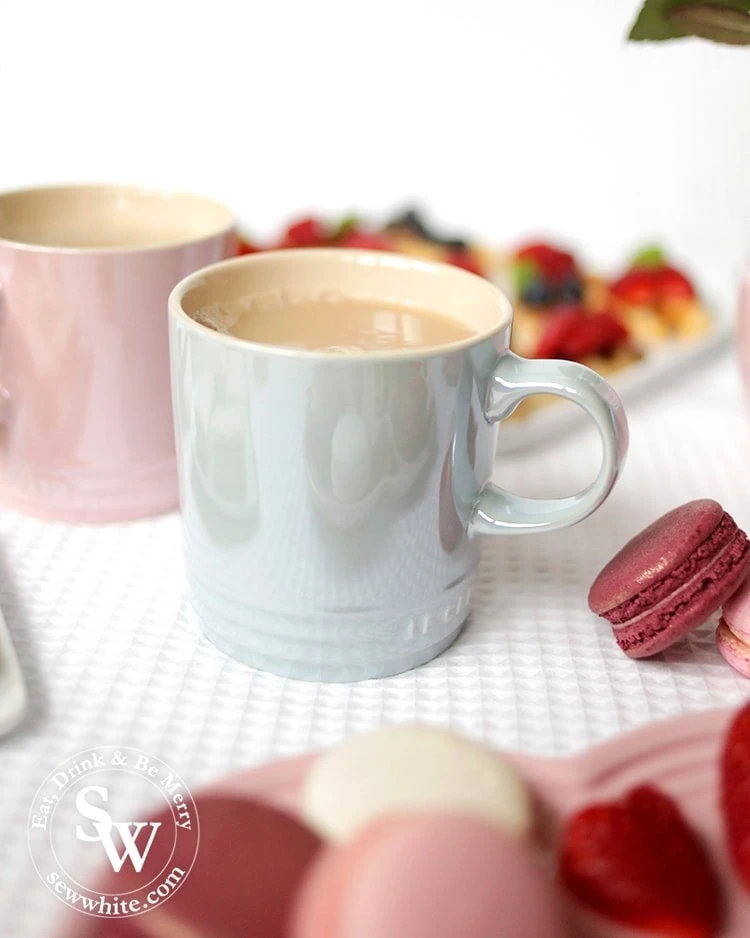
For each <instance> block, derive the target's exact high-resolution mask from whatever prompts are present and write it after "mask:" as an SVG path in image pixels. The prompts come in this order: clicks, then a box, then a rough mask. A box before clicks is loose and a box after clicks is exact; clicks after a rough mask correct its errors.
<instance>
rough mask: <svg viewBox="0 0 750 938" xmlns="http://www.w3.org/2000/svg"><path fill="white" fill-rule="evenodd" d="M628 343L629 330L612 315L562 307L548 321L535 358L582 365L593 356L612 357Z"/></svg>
mask: <svg viewBox="0 0 750 938" xmlns="http://www.w3.org/2000/svg"><path fill="white" fill-rule="evenodd" d="M627 341H628V330H627V329H626V328H625V326H623V325H622V323H621V322H620V321H619V320H618V319H616V318H615V317H614V316H612V315H611V314H610V313H607V312H600V313H587V312H585V311H584V310H582V309H580V308H579V307H575V306H574V307H572V308H571V307H560V308H559V310H558V311H557V312H555V313H553V314H552V315H551V316H550V318H549V319H548V321H547V325H546V327H545V330H544V333H543V334H542V338H541V340H540V342H539V346H538V348H537V351H536V357H537V358H567V359H568V360H569V361H575V362H580V361H583V360H584V359H585V358H588V356H590V355H609V354H611V353H612V352H614V351H615V350H616V349H617V348H619V347H621V346H622V345H624V344H625V343H626V342H627Z"/></svg>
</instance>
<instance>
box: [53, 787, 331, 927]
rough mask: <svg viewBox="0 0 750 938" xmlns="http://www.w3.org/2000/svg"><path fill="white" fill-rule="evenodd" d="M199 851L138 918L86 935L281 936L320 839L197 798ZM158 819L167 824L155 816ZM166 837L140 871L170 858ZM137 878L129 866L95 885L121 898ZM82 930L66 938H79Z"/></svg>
mask: <svg viewBox="0 0 750 938" xmlns="http://www.w3.org/2000/svg"><path fill="white" fill-rule="evenodd" d="M196 806H197V810H198V815H199V818H200V834H201V837H200V846H199V849H198V853H197V854H196V857H195V864H194V866H193V868H192V870H191V872H190V874H189V875H188V876H187V878H186V879H185V881H184V883H183V884H182V885H181V886H180V887H179V889H178V890H177V891H176V892H175V893H174V895H173V896H171V897H170V898H169V899H168V901H166V902H165V903H164V904H163V905H160V906H158V907H156V908H154V909H152V910H151V911H149V912H146V913H145V914H143V915H138V916H133V917H130V918H120V919H106V918H100V919H95V920H94V922H93V924H92V925H91V926H90V930H88V931H86V932H85V934H86V938H172V936H180V938H248V936H250V935H252V938H287V922H288V917H289V909H290V907H291V905H292V898H293V896H294V895H295V893H296V891H297V889H298V887H299V884H300V882H301V881H302V877H303V874H304V873H305V872H306V870H307V868H308V866H309V864H310V863H311V862H312V860H313V858H314V856H315V854H316V853H317V852H318V850H319V849H320V848H322V842H321V841H320V839H319V838H318V837H317V835H316V834H314V833H313V832H312V831H311V830H309V829H308V828H307V827H306V826H304V825H303V824H301V823H300V822H299V821H297V820H296V819H295V818H293V817H291V816H290V815H288V814H286V813H285V812H283V811H280V810H278V809H277V808H273V807H271V806H269V805H267V804H264V803H262V802H259V801H250V800H248V799H245V798H238V797H231V796H224V795H206V796H204V797H203V798H199V799H196ZM157 819H167V814H166V813H165V814H162V815H160V816H159V818H157ZM170 843H171V842H170V840H169V839H168V838H167V839H165V840H164V841H163V842H162V843H160V842H159V840H158V839H157V840H155V841H154V848H153V849H152V851H151V852H150V853H149V856H148V861H147V866H146V867H145V868H144V869H145V870H146V872H147V873H151V872H158V870H159V869H160V868H161V867H162V866H163V865H164V863H165V862H166V861H167V860H169V849H170ZM143 881H144V877H143V876H141V875H140V874H137V873H136V872H135V871H134V870H133V869H132V868H131V867H129V866H125V867H123V869H122V871H121V872H120V873H117V874H113V873H112V871H111V870H110V871H109V873H108V875H107V876H106V877H105V878H104V880H103V882H102V889H103V891H107V892H109V891H112V892H114V891H117V892H118V893H119V894H120V895H124V894H126V893H127V892H128V891H129V890H131V889H137V888H139V887H140V886H141V885H142V883H143ZM82 934H83V931H82V930H78V931H77V932H75V933H71V935H70V936H69V938H80V936H81V935H82Z"/></svg>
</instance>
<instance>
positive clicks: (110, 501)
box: [0, 186, 236, 521]
mask: <svg viewBox="0 0 750 938" xmlns="http://www.w3.org/2000/svg"><path fill="white" fill-rule="evenodd" d="M235 250H236V242H235V234H234V219H233V216H232V213H231V212H230V211H229V209H227V208H225V207H224V206H223V205H221V204H219V203H217V202H213V201H212V200H210V199H205V198H201V197H198V196H191V195H177V194H173V193H165V192H149V191H146V190H142V189H136V188H131V187H124V186H56V187H48V188H39V189H27V190H24V191H19V192H7V193H4V194H2V195H0V502H2V504H4V505H6V506H8V507H11V508H15V509H17V510H19V511H23V512H25V513H28V514H32V515H36V516H37V517H41V518H46V519H58V520H62V521H125V520H129V519H132V518H138V517H142V516H146V515H153V514H158V513H160V512H164V511H169V510H171V509H174V508H176V507H177V503H178V494H177V467H176V457H175V445H174V431H173V427H172V407H171V400H170V378H169V347H168V334H167V297H168V296H169V293H170V291H171V289H172V287H173V286H174V285H175V284H176V283H177V282H178V281H179V280H181V279H182V278H183V277H185V276H186V275H187V274H189V273H191V272H193V271H194V270H197V269H198V268H200V267H205V266H207V265H208V264H211V263H213V262H215V261H218V260H222V259H223V258H226V257H229V256H231V255H232V254H233V253H234V252H235Z"/></svg>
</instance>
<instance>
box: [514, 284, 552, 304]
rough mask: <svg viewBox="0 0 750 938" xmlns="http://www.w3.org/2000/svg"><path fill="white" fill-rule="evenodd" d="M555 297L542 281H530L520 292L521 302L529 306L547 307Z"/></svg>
mask: <svg viewBox="0 0 750 938" xmlns="http://www.w3.org/2000/svg"><path fill="white" fill-rule="evenodd" d="M554 299H555V297H554V294H553V292H552V290H550V288H549V286H548V285H547V284H546V283H545V282H544V281H543V280H532V281H531V282H530V283H527V284H526V286H525V287H524V288H523V290H522V291H521V300H522V301H523V302H524V303H528V304H529V306H549V305H550V304H551V303H552V302H553V301H554Z"/></svg>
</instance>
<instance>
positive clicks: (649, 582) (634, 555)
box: [589, 498, 724, 615]
mask: <svg viewBox="0 0 750 938" xmlns="http://www.w3.org/2000/svg"><path fill="white" fill-rule="evenodd" d="M723 516H724V509H723V508H722V507H721V505H720V504H719V503H718V502H715V501H714V500H713V499H710V498H702V499H698V500H696V501H692V502H688V503H687V504H685V505H680V506H679V507H677V508H673V509H672V510H671V511H669V512H667V514H665V515H662V517H660V518H658V519H657V520H656V521H654V522H653V523H652V524H650V525H649V526H648V527H647V528H646V529H645V530H643V531H641V532H640V534H637V535H636V536H635V537H633V538H632V539H631V540H630V541H628V543H627V544H626V545H625V546H624V547H623V548H622V549H621V550H620V551H619V552H618V553H617V554H616V555H615V556H614V557H613V558H612V560H610V562H609V563H608V564H607V565H606V566H605V567H604V569H603V570H602V571H601V572H600V573H599V575H598V576H597V578H596V579H595V580H594V583H593V585H592V586H591V589H590V591H589V607H590V608H591V610H592V612H595V613H597V615H604V614H605V613H607V612H609V611H610V610H612V609H615V608H616V607H617V606H620V605H622V603H625V602H627V601H628V600H629V599H632V598H633V597H634V596H636V595H637V594H639V593H642V592H643V591H644V590H646V589H648V588H649V587H651V586H653V585H654V584H656V583H657V582H658V581H660V580H662V579H663V578H664V577H666V576H668V575H669V574H670V573H672V571H674V570H676V569H677V568H678V567H680V566H682V564H684V563H685V561H687V560H688V559H689V558H690V556H691V554H693V553H694V552H695V551H696V550H697V549H698V548H700V546H701V545H702V544H703V543H704V542H705V541H707V540H708V538H709V537H710V536H711V535H712V534H713V532H714V531H715V530H716V528H717V527H718V526H719V524H720V522H721V520H722V518H723Z"/></svg>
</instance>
